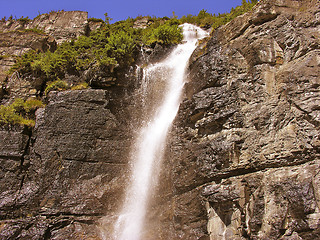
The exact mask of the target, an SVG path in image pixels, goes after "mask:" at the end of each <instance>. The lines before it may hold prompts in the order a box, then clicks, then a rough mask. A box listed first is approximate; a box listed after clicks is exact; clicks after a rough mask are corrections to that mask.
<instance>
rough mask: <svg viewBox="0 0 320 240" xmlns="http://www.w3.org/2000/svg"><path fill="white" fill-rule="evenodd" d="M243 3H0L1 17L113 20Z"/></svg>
mask: <svg viewBox="0 0 320 240" xmlns="http://www.w3.org/2000/svg"><path fill="white" fill-rule="evenodd" d="M240 4H241V0H161V1H159V0H148V1H147V0H0V6H1V7H0V17H1V18H2V17H4V16H6V17H9V16H10V15H12V16H13V17H17V18H20V17H21V16H24V17H26V16H28V17H29V18H31V19H32V18H34V17H36V16H37V15H38V14H39V13H48V12H50V11H51V10H65V11H71V10H81V11H87V12H88V14H89V17H95V18H101V19H103V20H104V13H106V12H107V13H108V15H109V17H111V18H113V21H112V22H114V21H120V20H125V19H127V18H128V17H133V18H135V17H137V16H139V15H143V16H145V15H150V16H156V17H164V16H168V17H171V16H172V12H173V11H174V12H175V14H176V15H177V16H178V17H181V16H183V15H187V14H193V15H195V14H198V12H199V11H200V10H201V9H206V10H207V12H209V13H224V12H227V11H230V9H231V8H232V7H236V6H238V5H240Z"/></svg>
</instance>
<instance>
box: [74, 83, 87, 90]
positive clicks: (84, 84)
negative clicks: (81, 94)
mask: <svg viewBox="0 0 320 240" xmlns="http://www.w3.org/2000/svg"><path fill="white" fill-rule="evenodd" d="M88 87H89V85H88V83H86V82H83V83H79V84H78V85H75V86H73V87H71V90H81V89H87V88H88Z"/></svg>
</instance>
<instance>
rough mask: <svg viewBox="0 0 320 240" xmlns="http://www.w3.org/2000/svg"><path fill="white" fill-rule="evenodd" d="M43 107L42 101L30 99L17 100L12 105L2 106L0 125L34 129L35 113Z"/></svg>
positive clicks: (0, 107) (0, 108)
mask: <svg viewBox="0 0 320 240" xmlns="http://www.w3.org/2000/svg"><path fill="white" fill-rule="evenodd" d="M43 106H44V105H43V103H42V102H41V101H40V100H37V99H28V100H27V101H23V100H22V99H21V98H18V99H16V100H15V101H14V102H13V103H12V104H10V105H7V106H4V105H1V106H0V124H1V125H25V126H29V127H33V126H34V125H35V120H34V119H35V111H36V110H37V109H38V108H40V107H43Z"/></svg>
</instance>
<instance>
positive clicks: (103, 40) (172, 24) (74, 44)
mask: <svg viewBox="0 0 320 240" xmlns="http://www.w3.org/2000/svg"><path fill="white" fill-rule="evenodd" d="M256 3H257V1H256V0H252V2H247V1H246V0H243V1H242V5H241V6H238V7H236V8H233V9H232V10H231V12H230V13H225V14H219V15H215V14H213V15H212V14H210V13H208V12H207V11H206V10H201V11H200V12H199V14H198V15H196V16H193V15H187V16H183V17H182V18H181V19H177V18H176V17H175V16H174V17H173V18H171V19H170V18H167V17H164V18H156V17H148V19H149V20H148V27H146V28H134V23H135V21H137V20H139V18H140V19H141V18H142V17H138V18H136V19H132V18H128V19H127V20H125V21H120V22H116V23H114V24H108V22H109V21H107V20H106V23H105V24H104V25H103V26H102V27H101V28H100V29H98V30H96V31H93V32H91V33H90V35H89V36H81V37H79V38H78V39H75V40H72V41H70V42H64V43H62V44H61V45H59V46H58V48H57V49H56V51H54V52H50V51H47V52H36V51H30V52H28V53H26V54H24V55H23V56H21V57H18V58H17V60H16V64H15V65H14V66H13V67H12V68H11V70H10V72H14V71H16V70H18V71H19V72H21V73H24V74H26V73H29V74H33V75H38V76H44V77H45V79H46V81H47V82H48V81H55V80H57V78H61V79H62V78H64V76H65V74H66V73H69V74H73V75H79V74H80V73H81V72H82V71H84V70H86V69H88V68H90V67H99V68H107V69H114V67H120V68H121V67H127V66H128V65H131V64H133V63H134V61H135V55H136V54H137V52H138V49H139V47H140V46H141V45H148V46H151V47H152V46H154V45H155V44H156V43H158V44H162V45H171V44H177V43H179V42H181V40H182V31H181V29H180V28H179V25H180V24H182V23H185V22H188V23H192V24H196V25H198V26H200V27H205V28H210V27H212V28H213V29H215V28H217V27H219V26H221V25H223V24H225V23H227V22H228V21H230V20H232V19H234V18H235V17H237V16H239V15H241V14H243V13H245V12H247V11H248V10H250V9H251V8H252V7H253V6H254V5H255V4H256ZM106 19H107V17H106ZM108 19H109V18H108ZM90 21H94V22H103V21H102V20H99V19H90Z"/></svg>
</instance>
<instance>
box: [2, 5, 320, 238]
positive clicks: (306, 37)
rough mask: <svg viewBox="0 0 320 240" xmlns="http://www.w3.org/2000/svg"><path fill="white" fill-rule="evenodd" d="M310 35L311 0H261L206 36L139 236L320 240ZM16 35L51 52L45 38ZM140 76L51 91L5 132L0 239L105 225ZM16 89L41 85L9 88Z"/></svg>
mask: <svg viewBox="0 0 320 240" xmlns="http://www.w3.org/2000/svg"><path fill="white" fill-rule="evenodd" d="M85 21H86V20H84V21H83V23H84V25H85ZM68 22H69V21H68ZM80 25H81V24H80ZM45 26H48V24H47V23H46V24H45ZM48 28H49V27H48ZM79 29H81V30H79V31H80V32H81V31H82V29H83V28H82V27H80V28H79ZM62 30H63V29H62ZM62 30H61V31H62ZM10 31H11V30H10ZM10 31H8V32H6V33H3V34H17V35H18V34H19V33H17V32H10ZM45 31H47V30H45ZM48 31H49V30H48ZM59 31H60V30H59ZM319 32H320V4H319V2H318V1H317V0H304V1H295V0H273V1H271V0H261V1H260V2H259V3H258V5H257V6H256V7H254V9H253V10H252V11H250V12H248V13H246V14H244V15H242V16H240V17H238V18H236V19H234V20H233V21H231V22H229V23H228V24H226V25H224V26H222V27H220V28H218V29H217V30H215V31H214V32H212V35H211V37H210V38H208V39H207V40H206V41H202V43H201V44H200V45H199V47H198V48H197V50H196V51H195V52H194V54H193V56H192V58H191V59H190V64H189V68H188V72H189V74H188V82H187V84H186V87H185V94H184V97H183V101H182V104H181V106H180V110H179V113H178V116H177V117H176V119H175V122H174V126H173V127H172V130H171V133H170V137H169V139H168V144H167V150H166V154H165V159H164V163H163V166H162V171H161V177H160V184H159V186H158V191H157V194H155V195H154V196H153V199H152V203H151V204H150V211H149V212H148V216H147V218H148V219H147V223H148V225H147V228H146V232H145V236H147V237H146V238H147V239H202V240H204V239H211V240H213V239H215V240H220V239H221V240H222V239H232V240H234V239H283V240H285V239H290V240H292V239H318V238H320V236H319V235H320V232H319V229H320V227H319V223H320V213H319V207H320V205H319V204H320V202H319V197H320V196H319V194H320V192H319V189H320V188H319V184H320V178H319V174H318V173H319V171H318V169H319V167H320V166H319V165H320V161H319V150H320V139H319V121H320V112H319V111H320V108H319V103H320V95H319V84H320V82H319V71H320V67H319V66H320V65H319V52H320V50H319V43H320V36H319ZM24 34H30V36H31V38H34V36H36V37H37V42H39V43H41V42H42V43H44V44H40V45H37V46H41V47H40V48H41V49H46V48H49V47H50V46H52V47H54V44H51V43H52V42H53V40H50V39H51V38H50V34H48V33H46V32H45V33H44V34H43V33H42V34H40V33H39V34H38V33H37V34H36V33H32V34H31V33H24ZM68 36H69V35H68ZM2 37H5V38H6V35H2ZM53 38H54V36H53ZM22 39H25V38H24V37H23V38H22ZM38 39H39V40H38ZM19 41H20V40H19ZM54 41H56V42H57V41H58V40H54ZM30 42H33V40H32V41H30ZM48 42H51V43H50V44H49V43H48ZM3 43H4V41H1V44H3ZM8 44H9V43H8ZM17 45H18V44H17ZM20 45H21V46H24V44H20ZM43 46H45V47H43ZM23 48H24V47H23ZM27 48H32V47H31V45H28V46H27ZM19 51H20V50H19ZM23 51H24V50H23ZM3 60H4V59H1V61H3ZM1 64H2V65H5V64H6V63H3V62H1ZM138 73H139V72H134V71H132V70H130V71H129V70H128V74H127V75H126V79H119V81H122V82H127V81H130V83H128V84H126V85H121V86H111V87H109V88H106V89H86V90H73V91H64V92H51V93H50V94H49V96H48V99H47V105H46V107H45V108H41V109H39V110H38V111H37V113H36V126H35V128H34V129H29V128H27V127H21V126H3V127H1V131H0V136H1V137H0V138H1V139H2V141H0V161H1V168H0V176H1V178H0V181H1V184H0V219H1V220H0V239H101V233H100V229H101V228H104V231H105V232H107V233H108V232H109V233H110V232H111V231H112V224H113V223H114V221H115V219H116V216H117V212H118V210H119V209H118V208H119V207H120V204H119V202H120V201H121V199H122V197H123V194H124V192H123V191H124V188H125V186H126V183H127V181H128V165H129V164H128V159H129V154H130V147H131V144H132V139H133V138H134V136H135V135H136V131H137V129H138V128H139V126H140V125H141V121H142V116H143V114H144V113H143V112H141V105H142V104H143V100H142V99H140V96H141V94H140V91H141V90H140V89H139V87H140V84H141V76H140V75H141V74H138ZM18 77H19V78H18V79H19V81H20V82H26V84H29V81H28V80H27V79H23V76H18ZM12 79H13V78H12ZM6 81H8V79H7V80H6ZM9 82H10V81H9ZM6 84H8V83H7V82H6ZM13 85H14V86H17V85H16V84H13ZM20 86H21V85H20ZM23 86H25V85H23ZM23 89H27V90H26V92H27V93H25V95H23V96H32V95H33V94H35V91H36V89H35V90H32V91H31V90H30V88H29V87H28V86H26V87H19V88H17V89H16V91H11V92H10V94H11V95H9V96H11V97H14V96H20V95H21V92H23ZM31 89H32V87H31ZM30 91H31V92H30ZM14 92H16V94H15V93H14ZM19 94H20V95H19ZM99 226H100V229H99ZM107 237H108V236H107Z"/></svg>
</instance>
